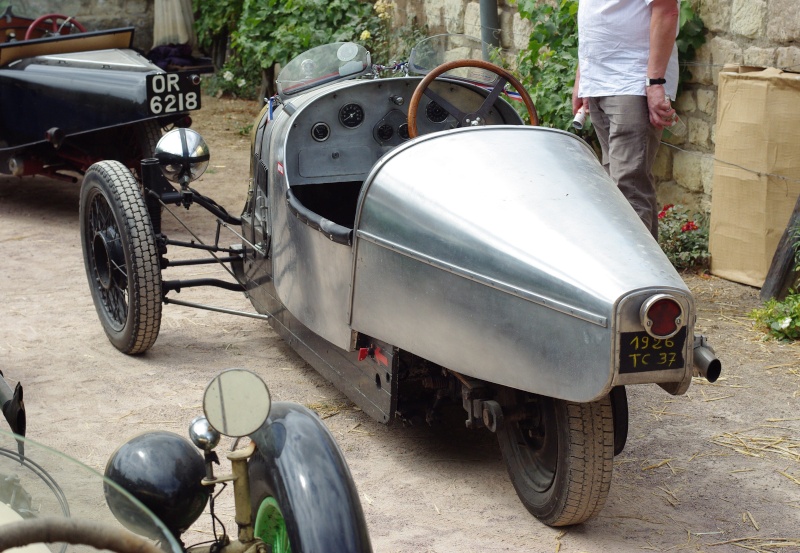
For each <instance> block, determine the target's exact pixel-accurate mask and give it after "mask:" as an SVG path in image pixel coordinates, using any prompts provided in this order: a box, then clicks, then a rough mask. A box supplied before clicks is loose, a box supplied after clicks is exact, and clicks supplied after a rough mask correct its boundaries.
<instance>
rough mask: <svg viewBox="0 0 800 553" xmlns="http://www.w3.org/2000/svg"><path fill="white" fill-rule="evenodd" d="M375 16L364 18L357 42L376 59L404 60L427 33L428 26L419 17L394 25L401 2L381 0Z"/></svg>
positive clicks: (374, 9) (382, 62)
mask: <svg viewBox="0 0 800 553" xmlns="http://www.w3.org/2000/svg"><path fill="white" fill-rule="evenodd" d="M372 8H373V12H374V13H373V16H372V17H370V18H369V19H367V20H366V21H364V22H363V24H364V30H363V31H361V34H360V35H359V38H358V40H357V42H360V43H361V44H363V45H364V47H365V48H366V49H367V50H369V52H370V54H371V56H372V62H373V63H378V64H381V65H391V64H392V63H394V62H397V61H400V60H404V59H405V58H406V56H408V53H409V52H410V51H411V48H412V47H413V46H414V45H415V44H416V43H417V42H419V41H420V40H422V39H423V38H425V37H426V36H427V27H419V26H418V25H417V23H416V18H415V19H413V20H412V21H411V22H410V23H407V24H406V25H403V26H399V27H398V26H395V25H394V12H395V10H396V9H397V4H395V2H393V1H390V0H377V1H376V2H375V4H374V5H373V7H372Z"/></svg>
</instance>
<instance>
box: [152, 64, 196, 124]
mask: <svg viewBox="0 0 800 553" xmlns="http://www.w3.org/2000/svg"><path fill="white" fill-rule="evenodd" d="M147 106H148V108H149V109H150V113H152V114H153V115H169V114H170V113H181V112H184V111H192V110H195V109H200V81H199V79H198V78H197V73H192V72H185V73H155V74H151V75H147Z"/></svg>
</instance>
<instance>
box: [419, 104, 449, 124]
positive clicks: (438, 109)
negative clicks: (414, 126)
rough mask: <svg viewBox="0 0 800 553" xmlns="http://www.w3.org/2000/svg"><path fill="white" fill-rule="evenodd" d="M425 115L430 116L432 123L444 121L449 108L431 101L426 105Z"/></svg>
mask: <svg viewBox="0 0 800 553" xmlns="http://www.w3.org/2000/svg"><path fill="white" fill-rule="evenodd" d="M425 115H426V116H427V117H428V120H429V121H430V122H431V123H442V122H443V121H444V120H445V119H447V116H448V115H449V114H448V113H447V110H445V109H444V108H443V107H442V106H440V105H439V104H437V103H436V102H430V103H429V104H428V105H427V106H426V107H425Z"/></svg>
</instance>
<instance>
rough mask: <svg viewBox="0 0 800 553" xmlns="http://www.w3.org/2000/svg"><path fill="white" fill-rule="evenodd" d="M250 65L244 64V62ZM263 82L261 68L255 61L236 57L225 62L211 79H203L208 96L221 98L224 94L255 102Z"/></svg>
mask: <svg viewBox="0 0 800 553" xmlns="http://www.w3.org/2000/svg"><path fill="white" fill-rule="evenodd" d="M245 60H247V61H250V63H243V61H245ZM260 82H261V67H260V66H259V65H257V64H256V63H253V60H249V59H247V58H244V59H243V58H241V57H236V58H234V59H230V60H228V61H227V62H225V65H223V66H222V69H220V70H219V71H216V72H215V73H214V74H212V75H211V76H210V77H206V78H204V79H203V89H204V90H205V92H206V94H209V95H211V96H220V95H223V94H226V95H229V96H233V97H234V98H244V99H245V100H254V99H255V98H256V96H257V95H258V85H259V84H260Z"/></svg>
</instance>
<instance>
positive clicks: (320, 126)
mask: <svg viewBox="0 0 800 553" xmlns="http://www.w3.org/2000/svg"><path fill="white" fill-rule="evenodd" d="M330 135H331V128H330V127H329V126H328V124H327V123H314V126H313V127H311V137H312V138H313V139H314V140H316V141H317V142H325V141H326V140H328V137H329V136H330Z"/></svg>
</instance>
